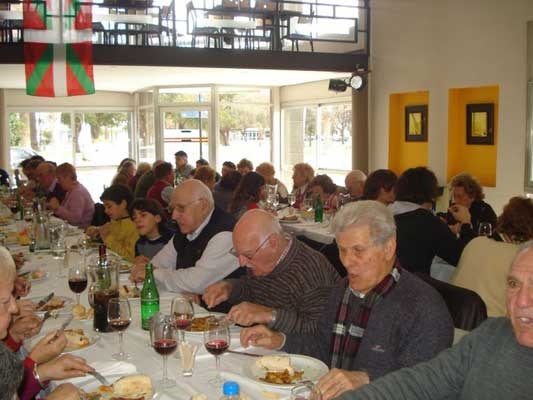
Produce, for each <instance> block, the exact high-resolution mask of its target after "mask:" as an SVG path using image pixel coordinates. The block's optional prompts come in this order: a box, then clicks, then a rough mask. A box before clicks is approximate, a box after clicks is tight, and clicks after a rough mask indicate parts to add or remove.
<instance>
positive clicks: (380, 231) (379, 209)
mask: <svg viewBox="0 0 533 400" xmlns="http://www.w3.org/2000/svg"><path fill="white" fill-rule="evenodd" d="M359 226H368V227H369V228H370V236H371V240H372V242H373V243H374V244H375V245H379V246H383V245H384V244H385V243H386V242H387V240H389V239H391V238H394V237H396V224H395V223H394V216H393V215H392V212H391V211H390V210H389V209H388V208H387V207H386V206H385V205H384V204H382V203H380V202H378V201H374V200H361V201H356V202H353V203H349V204H346V205H345V206H343V207H342V208H341V210H340V211H338V212H337V214H336V215H335V218H334V219H333V222H332V223H331V230H332V231H333V233H334V234H335V236H337V235H338V234H339V233H341V232H344V231H345V230H347V229H349V228H352V227H359Z"/></svg>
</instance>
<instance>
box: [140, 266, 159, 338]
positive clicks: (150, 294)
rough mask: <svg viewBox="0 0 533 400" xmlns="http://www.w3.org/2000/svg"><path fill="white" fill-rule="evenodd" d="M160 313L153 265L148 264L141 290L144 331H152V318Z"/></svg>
mask: <svg viewBox="0 0 533 400" xmlns="http://www.w3.org/2000/svg"><path fill="white" fill-rule="evenodd" d="M157 312H159V292H158V291H157V285H156V284H155V279H154V268H153V266H152V264H150V263H148V264H146V275H145V277H144V285H143V288H142V290H141V326H142V328H143V329H144V330H147V331H148V330H150V318H152V315H154V314H156V313H157Z"/></svg>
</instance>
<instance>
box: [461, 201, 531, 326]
mask: <svg viewBox="0 0 533 400" xmlns="http://www.w3.org/2000/svg"><path fill="white" fill-rule="evenodd" d="M531 239H533V202H532V201H531V199H527V198H525V197H513V198H512V199H511V200H509V203H507V205H506V206H505V207H504V208H503V213H502V214H501V215H500V216H499V217H498V221H497V222H496V229H495V232H494V234H493V235H492V236H491V237H484V236H482V237H477V238H475V239H474V240H472V241H471V242H470V243H468V245H467V246H466V247H465V249H464V250H463V254H462V255H461V259H460V260H459V264H458V265H457V270H456V271H455V274H454V275H453V277H452V281H451V283H453V284H454V285H457V286H461V287H464V288H466V289H470V290H473V291H475V292H476V293H477V294H479V295H480V296H481V298H482V299H483V301H484V302H485V305H486V306H487V315H488V316H489V317H505V316H506V315H507V308H506V305H505V286H506V279H505V278H506V276H507V273H508V271H509V265H511V262H512V260H513V258H514V256H515V254H516V251H517V250H518V247H519V245H520V244H521V243H524V242H527V241H528V240H531Z"/></svg>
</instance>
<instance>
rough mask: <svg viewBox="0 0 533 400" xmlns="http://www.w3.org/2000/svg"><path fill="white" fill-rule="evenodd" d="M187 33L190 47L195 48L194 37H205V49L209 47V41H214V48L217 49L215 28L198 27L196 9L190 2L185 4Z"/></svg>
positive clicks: (217, 33)
mask: <svg viewBox="0 0 533 400" xmlns="http://www.w3.org/2000/svg"><path fill="white" fill-rule="evenodd" d="M187 33H188V34H190V35H191V36H192V40H191V47H193V48H194V47H196V37H198V36H205V37H206V39H207V42H206V44H207V48H210V47H211V39H213V41H214V47H215V48H216V47H219V32H218V29H217V28H210V27H205V28H204V27H198V26H197V17H196V9H195V8H194V4H193V2H192V1H190V2H188V3H187Z"/></svg>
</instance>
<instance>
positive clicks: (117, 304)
mask: <svg viewBox="0 0 533 400" xmlns="http://www.w3.org/2000/svg"><path fill="white" fill-rule="evenodd" d="M107 323H108V324H109V326H110V327H111V329H113V330H114V331H117V332H118V341H119V351H118V353H114V354H112V355H111V357H113V359H115V360H119V361H123V360H127V359H128V358H130V357H131V356H130V355H129V354H128V353H126V352H124V346H123V337H122V336H123V333H124V331H125V330H126V329H128V326H130V323H131V307H130V302H129V301H128V299H125V298H112V299H109V303H107Z"/></svg>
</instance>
